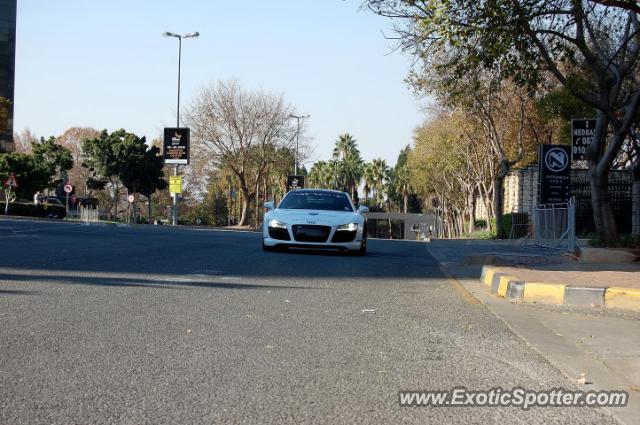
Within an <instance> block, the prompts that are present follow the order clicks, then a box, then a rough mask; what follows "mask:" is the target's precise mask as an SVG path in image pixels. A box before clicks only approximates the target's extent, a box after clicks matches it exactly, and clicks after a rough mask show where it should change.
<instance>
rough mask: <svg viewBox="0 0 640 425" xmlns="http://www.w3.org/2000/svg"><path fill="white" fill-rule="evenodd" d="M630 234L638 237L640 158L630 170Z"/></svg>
mask: <svg viewBox="0 0 640 425" xmlns="http://www.w3.org/2000/svg"><path fill="white" fill-rule="evenodd" d="M631 181H632V182H633V183H632V185H631V234H632V235H633V236H640V158H636V164H635V165H634V166H633V168H632V169H631Z"/></svg>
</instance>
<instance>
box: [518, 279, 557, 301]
mask: <svg viewBox="0 0 640 425" xmlns="http://www.w3.org/2000/svg"><path fill="white" fill-rule="evenodd" d="M566 286H567V285H564V284H558V283H544V282H525V284H524V294H523V296H522V300H523V301H528V302H538V303H545V304H562V303H564V288H565V287H566Z"/></svg>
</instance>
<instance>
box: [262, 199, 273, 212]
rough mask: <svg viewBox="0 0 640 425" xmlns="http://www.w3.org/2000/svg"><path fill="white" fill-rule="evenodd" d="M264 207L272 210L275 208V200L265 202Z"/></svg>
mask: <svg viewBox="0 0 640 425" xmlns="http://www.w3.org/2000/svg"><path fill="white" fill-rule="evenodd" d="M264 208H265V209H266V210H267V211H271V210H272V209H273V208H274V206H273V202H271V201H269V202H265V203H264Z"/></svg>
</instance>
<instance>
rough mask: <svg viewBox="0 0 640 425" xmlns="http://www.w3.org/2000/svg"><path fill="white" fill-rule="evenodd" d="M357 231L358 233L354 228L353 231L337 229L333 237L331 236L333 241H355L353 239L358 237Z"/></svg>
mask: <svg viewBox="0 0 640 425" xmlns="http://www.w3.org/2000/svg"><path fill="white" fill-rule="evenodd" d="M356 233H357V230H352V231H348V230H340V231H337V232H336V233H335V234H334V235H333V238H331V242H353V240H354V239H355V238H356Z"/></svg>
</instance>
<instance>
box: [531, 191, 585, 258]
mask: <svg viewBox="0 0 640 425" xmlns="http://www.w3.org/2000/svg"><path fill="white" fill-rule="evenodd" d="M531 220H532V229H531V233H530V236H529V238H525V243H527V242H529V241H530V242H531V243H533V244H535V245H540V246H546V247H550V248H555V249H566V250H567V251H570V252H575V251H576V202H575V199H573V198H572V199H571V200H570V201H569V202H568V203H563V204H541V205H538V206H537V207H536V208H535V209H534V210H533V211H532V214H531ZM527 239H528V240H527Z"/></svg>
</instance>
